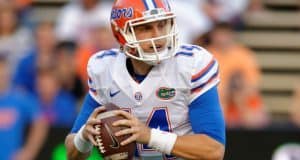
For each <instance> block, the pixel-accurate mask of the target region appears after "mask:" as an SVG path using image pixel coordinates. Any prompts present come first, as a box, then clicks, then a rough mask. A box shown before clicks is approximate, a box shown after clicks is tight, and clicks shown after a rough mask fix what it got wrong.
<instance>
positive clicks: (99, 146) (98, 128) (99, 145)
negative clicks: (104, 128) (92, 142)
mask: <svg viewBox="0 0 300 160" xmlns="http://www.w3.org/2000/svg"><path fill="white" fill-rule="evenodd" d="M95 128H96V131H97V132H100V133H101V127H100V125H96V126H95ZM95 138H96V142H97V147H98V149H99V150H100V152H101V153H105V152H106V150H105V149H104V146H103V143H102V138H101V134H100V135H97V136H95Z"/></svg>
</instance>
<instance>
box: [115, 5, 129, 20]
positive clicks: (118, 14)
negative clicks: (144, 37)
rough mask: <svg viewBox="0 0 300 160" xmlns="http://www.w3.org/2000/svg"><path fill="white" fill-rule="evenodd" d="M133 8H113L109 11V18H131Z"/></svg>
mask: <svg viewBox="0 0 300 160" xmlns="http://www.w3.org/2000/svg"><path fill="white" fill-rule="evenodd" d="M132 16H133V8H132V7H130V8H121V9H113V10H112V11H111V19H114V20H115V19H120V18H132Z"/></svg>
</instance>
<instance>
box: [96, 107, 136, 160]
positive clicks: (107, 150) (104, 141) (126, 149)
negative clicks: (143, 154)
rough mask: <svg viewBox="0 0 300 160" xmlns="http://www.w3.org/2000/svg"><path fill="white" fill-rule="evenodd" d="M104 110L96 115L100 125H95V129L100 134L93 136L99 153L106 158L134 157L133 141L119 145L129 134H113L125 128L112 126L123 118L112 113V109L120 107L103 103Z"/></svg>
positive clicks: (128, 158) (108, 159) (118, 159)
mask: <svg viewBox="0 0 300 160" xmlns="http://www.w3.org/2000/svg"><path fill="white" fill-rule="evenodd" d="M105 108H106V111H105V112H102V113H100V114H99V115H97V119H100V120H101V122H102V125H98V126H95V128H96V130H98V131H100V135H99V136H96V137H95V140H96V142H97V144H98V146H97V148H98V149H99V151H100V153H101V155H103V157H104V159H107V160H121V159H127V160H131V159H133V157H134V152H135V143H130V144H127V145H125V146H121V142H122V141H124V140H125V139H127V138H129V137H130V135H124V136H119V137H116V136H115V135H114V134H115V133H116V132H117V131H120V130H122V129H125V128H126V127H125V126H122V127H115V126H112V124H113V122H115V121H117V120H121V119H125V117H123V116H117V115H115V114H114V113H113V111H114V110H118V109H120V107H118V106H116V105H114V104H112V103H109V104H106V105H105Z"/></svg>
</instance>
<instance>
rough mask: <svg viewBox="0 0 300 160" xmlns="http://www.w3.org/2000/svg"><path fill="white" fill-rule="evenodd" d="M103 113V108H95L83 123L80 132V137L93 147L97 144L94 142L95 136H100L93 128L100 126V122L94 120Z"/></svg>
mask: <svg viewBox="0 0 300 160" xmlns="http://www.w3.org/2000/svg"><path fill="white" fill-rule="evenodd" d="M104 111H105V107H104V106H100V107H97V108H96V109H94V111H93V112H92V114H91V115H90V117H89V118H88V120H87V122H86V123H85V127H84V129H83V132H82V137H83V138H84V139H85V140H86V141H90V142H91V143H92V144H93V145H95V146H97V143H96V141H95V138H94V137H95V136H98V135H100V131H97V130H96V128H95V126H97V125H101V120H100V119H96V117H97V115H98V114H100V113H101V112H104Z"/></svg>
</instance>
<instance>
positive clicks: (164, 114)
mask: <svg viewBox="0 0 300 160" xmlns="http://www.w3.org/2000/svg"><path fill="white" fill-rule="evenodd" d="M147 124H148V126H149V127H150V128H157V129H160V130H162V131H167V132H172V128H171V123H170V119H169V113H168V109H167V107H161V108H154V109H153V111H152V112H151V114H150V115H149V117H148V120H147ZM141 149H142V151H154V150H153V149H151V148H149V147H148V146H147V145H142V148H141ZM166 158H167V159H172V158H174V157H173V156H169V155H166Z"/></svg>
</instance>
